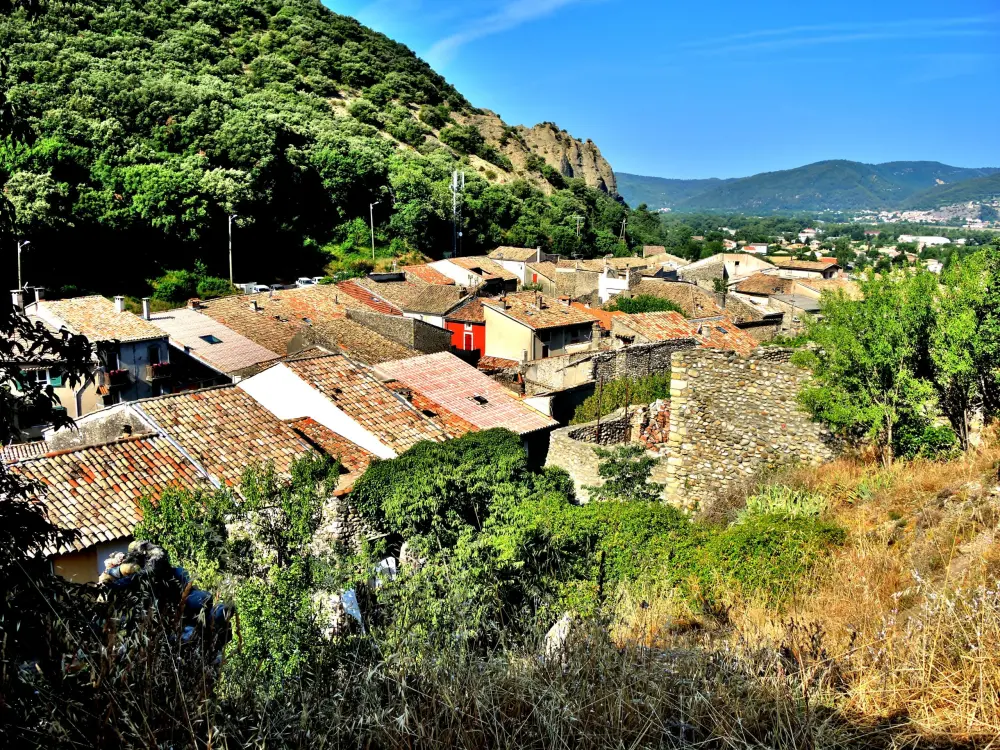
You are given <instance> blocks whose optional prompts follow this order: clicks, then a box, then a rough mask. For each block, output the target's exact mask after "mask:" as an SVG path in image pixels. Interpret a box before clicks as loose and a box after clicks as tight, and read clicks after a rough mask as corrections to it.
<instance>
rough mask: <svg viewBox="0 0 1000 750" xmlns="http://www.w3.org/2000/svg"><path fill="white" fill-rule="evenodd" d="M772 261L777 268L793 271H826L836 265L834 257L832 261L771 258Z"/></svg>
mask: <svg viewBox="0 0 1000 750" xmlns="http://www.w3.org/2000/svg"><path fill="white" fill-rule="evenodd" d="M770 260H771V262H772V263H774V265H775V266H777V267H778V268H787V269H788V270H794V271H826V270H828V269H830V268H832V267H834V266H837V260H836V258H834V259H833V262H832V263H829V262H826V261H819V260H795V259H794V258H771V259H770Z"/></svg>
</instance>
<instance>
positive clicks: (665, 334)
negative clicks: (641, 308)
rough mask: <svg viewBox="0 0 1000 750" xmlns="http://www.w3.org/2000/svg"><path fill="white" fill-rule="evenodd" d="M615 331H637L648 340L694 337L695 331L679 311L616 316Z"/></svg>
mask: <svg viewBox="0 0 1000 750" xmlns="http://www.w3.org/2000/svg"><path fill="white" fill-rule="evenodd" d="M613 325H614V328H615V329H616V331H618V330H622V327H624V329H627V330H626V334H627V333H628V332H629V331H631V332H632V333H634V334H635V333H637V334H639V335H640V336H642V337H643V338H645V339H647V340H649V341H667V340H671V339H694V338H696V336H695V331H694V329H693V328H692V327H691V324H690V323H689V322H688V321H687V319H686V318H685V317H684V316H683V315H681V314H680V313H679V312H674V311H673V310H670V311H668V312H654V313H637V314H635V315H623V316H619V317H616V318H615V319H614V322H613Z"/></svg>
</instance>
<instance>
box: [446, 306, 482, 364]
mask: <svg viewBox="0 0 1000 750" xmlns="http://www.w3.org/2000/svg"><path fill="white" fill-rule="evenodd" d="M444 325H445V328H447V329H448V330H449V331H451V345H452V346H453V347H454V348H455V349H458V350H459V351H463V352H471V351H477V352H479V355H480V356H482V355H483V354H485V353H486V315H485V314H484V313H483V300H482V298H480V297H469V298H467V299H466V300H465V302H463V303H462V304H461V305H459V306H458V307H456V308H455V309H454V310H452V311H451V312H449V313H448V314H447V315H446V316H445V319H444Z"/></svg>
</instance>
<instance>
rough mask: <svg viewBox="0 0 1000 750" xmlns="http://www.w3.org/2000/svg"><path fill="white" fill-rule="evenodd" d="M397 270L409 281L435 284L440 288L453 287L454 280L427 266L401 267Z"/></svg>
mask: <svg viewBox="0 0 1000 750" xmlns="http://www.w3.org/2000/svg"><path fill="white" fill-rule="evenodd" d="M399 270H400V271H402V272H403V273H405V274H406V278H407V279H408V280H410V281H414V280H416V281H423V282H424V283H425V284H437V285H440V286H454V284H455V280H454V279H452V278H449V277H448V276H445V275H444V274H443V273H441V272H440V271H439V270H437V269H436V268H431V267H430V266H428V265H419V266H402V267H400V269H399ZM410 277H413V278H410Z"/></svg>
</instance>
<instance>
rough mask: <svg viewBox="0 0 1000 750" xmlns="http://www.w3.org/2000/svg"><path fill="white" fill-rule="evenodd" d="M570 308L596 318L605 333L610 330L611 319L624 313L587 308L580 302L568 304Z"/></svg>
mask: <svg viewBox="0 0 1000 750" xmlns="http://www.w3.org/2000/svg"><path fill="white" fill-rule="evenodd" d="M569 304H570V307H575V308H576V309H577V310H583V311H584V312H586V313H589V314H591V315H593V316H594V317H595V318H597V322H598V323H600V325H601V328H603V329H604V330H605V331H610V330H611V319H612V318H614V317H615V316H616V315H624V313H621V312H618V311H617V310H614V311H610V312H609V311H608V310H602V309H601V308H599V307H587V306H586V305H585V304H583V303H582V302H570V303H569Z"/></svg>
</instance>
